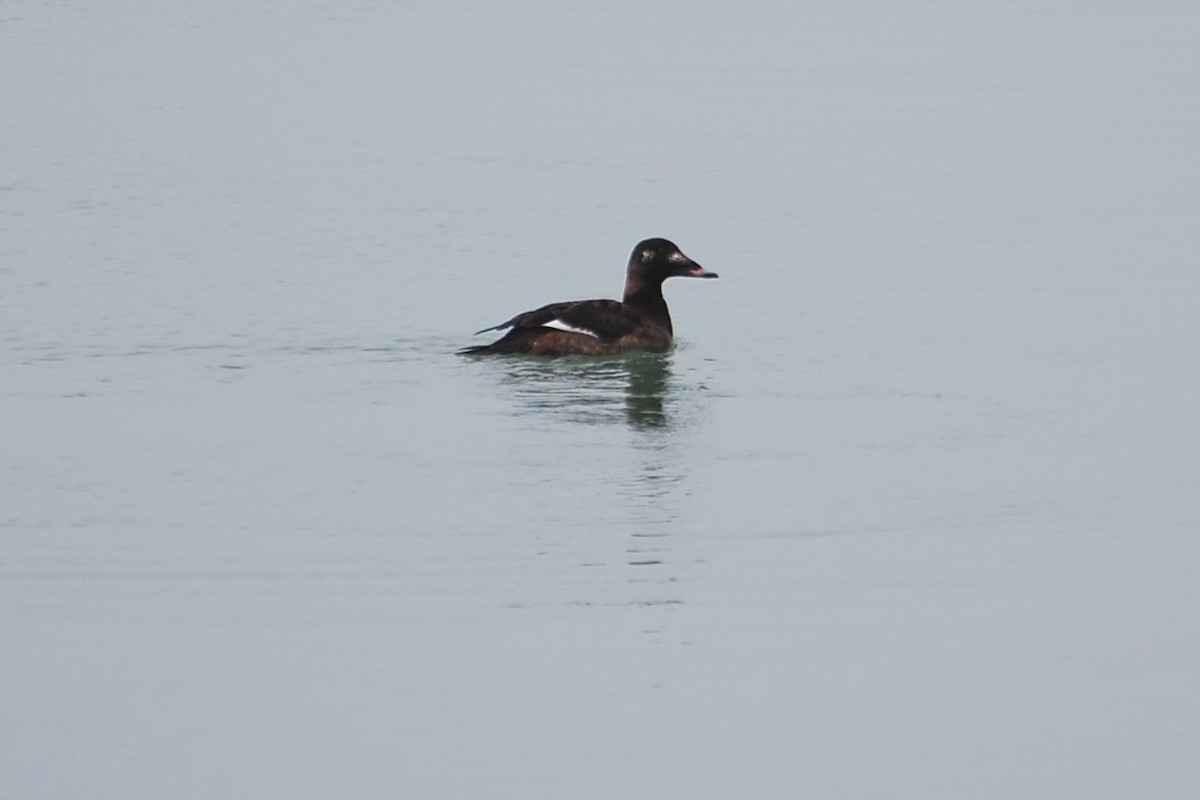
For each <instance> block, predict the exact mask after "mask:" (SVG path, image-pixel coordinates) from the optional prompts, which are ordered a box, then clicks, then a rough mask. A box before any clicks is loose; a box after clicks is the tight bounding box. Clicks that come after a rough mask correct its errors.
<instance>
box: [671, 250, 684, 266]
mask: <svg viewBox="0 0 1200 800" xmlns="http://www.w3.org/2000/svg"><path fill="white" fill-rule="evenodd" d="M667 260H668V261H674V262H675V263H676V264H678V263H679V262H681V261H687V259H686V258H685V257H684V255H683V253H681V252H679V251H678V250H676V251H675V252H674V253H671V255H669V256H667Z"/></svg>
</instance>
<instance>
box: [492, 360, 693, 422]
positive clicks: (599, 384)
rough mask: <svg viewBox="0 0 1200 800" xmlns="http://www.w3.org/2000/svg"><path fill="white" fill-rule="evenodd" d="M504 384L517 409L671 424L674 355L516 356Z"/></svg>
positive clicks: (508, 365)
mask: <svg viewBox="0 0 1200 800" xmlns="http://www.w3.org/2000/svg"><path fill="white" fill-rule="evenodd" d="M505 368H506V371H507V374H506V375H505V377H504V382H505V383H506V384H507V385H508V386H510V387H511V388H512V389H513V394H514V397H515V399H516V400H517V405H518V409H517V413H525V412H536V413H539V414H545V413H550V414H553V415H555V416H558V417H560V418H563V417H565V418H567V419H571V420H574V421H576V422H585V423H592V424H604V423H611V422H617V421H622V420H623V421H624V422H626V423H627V424H628V425H629V426H630V427H632V428H637V429H647V428H665V427H669V426H670V424H671V419H670V414H669V410H668V409H669V408H670V403H669V402H668V400H669V396H670V394H671V392H672V389H673V386H672V380H671V356H670V355H669V354H660V353H629V354H626V355H621V356H614V357H612V358H603V359H595V358H579V359H572V358H559V359H543V358H511V359H507V361H506V364H505Z"/></svg>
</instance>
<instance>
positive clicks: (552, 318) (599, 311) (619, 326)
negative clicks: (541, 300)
mask: <svg viewBox="0 0 1200 800" xmlns="http://www.w3.org/2000/svg"><path fill="white" fill-rule="evenodd" d="M641 321H642V318H641V315H640V314H638V312H637V311H636V310H635V309H632V308H630V307H629V306H626V305H624V304H622V303H618V302H617V301H616V300H576V301H574V302H570V303H551V304H550V305H548V306H542V307H541V308H537V309H534V310H533V311H526V312H525V313H524V314H518V315H517V316H515V317H513V318H512V319H510V320H509V321H508V322H502V323H500V324H499V325H493V326H492V327H490V328H484V329H483V330H481V331H477V332H476V335H478V334H480V333H487V332H488V331H500V330H504V329H505V328H556V329H558V330H562V331H569V332H571V333H581V334H583V335H585V336H594V337H596V338H597V339H620V338H621V337H622V336H625V335H626V334H628V333H630V332H632V331H633V329H634V328H636V327H637V326H638V325H639V324H640V323H641Z"/></svg>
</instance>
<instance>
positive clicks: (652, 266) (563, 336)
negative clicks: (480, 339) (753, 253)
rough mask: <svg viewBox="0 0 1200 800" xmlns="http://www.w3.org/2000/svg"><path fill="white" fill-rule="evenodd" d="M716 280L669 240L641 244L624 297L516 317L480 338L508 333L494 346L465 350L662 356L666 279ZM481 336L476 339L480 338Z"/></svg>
mask: <svg viewBox="0 0 1200 800" xmlns="http://www.w3.org/2000/svg"><path fill="white" fill-rule="evenodd" d="M674 277H681V278H715V277H717V273H715V272H709V271H708V270H706V269H705V268H704V267H702V266H700V265H699V264H697V263H696V262H695V261H692V260H691V259H690V258H688V257H687V256H685V255H684V254H683V252H682V251H681V250H680V249H679V248H678V247H676V246H675V245H674V244H672V243H671V242H669V241H667V240H666V239H646V240H645V241H643V242H638V244H637V246H636V247H634V248H633V254H632V255H630V256H629V268H628V270H626V272H625V294H624V296H623V297H622V298H621V302H619V303H618V302H617V301H616V300H576V301H574V302H568V303H551V304H550V305H548V306H542V307H541V308H538V309H535V310H533V311H526V312H525V313H524V314H518V315H517V316H515V317H513V318H512V319H510V320H509V321H508V322H502V323H500V324H499V325H494V326H492V327H490V328H484V329H483V330H481V331H479V332H478V333H487V332H488V331H500V330H504V329H505V328H510V329H511V330H509V332H508V333H506V334H505V335H504V336H503V337H501V338H500V339H498V340H496V341H494V342H492V343H491V344H485V345H478V346H476V347H467V348H464V349H463V350H460V351H459V352H460V353H462V354H464V355H488V354H492V353H529V354H531V355H542V356H565V355H576V354H578V355H608V354H612V353H625V352H629V351H631V350H646V351H649V352H652V353H661V352H664V351H665V350H667V349H668V348H670V346H671V341H672V338H673V336H674V331H673V330H672V328H671V315H670V313H668V311H667V301H666V300H664V299H663V295H662V284H663V281H665V280H666V279H667V278H674ZM478 333H477V334H476V335H478Z"/></svg>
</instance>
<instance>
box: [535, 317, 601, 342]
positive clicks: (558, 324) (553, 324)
mask: <svg viewBox="0 0 1200 800" xmlns="http://www.w3.org/2000/svg"><path fill="white" fill-rule="evenodd" d="M542 327H543V328H554V329H555V330H560V331H566V332H567V333H582V334H583V335H584V336H591V337H592V338H593V339H599V338H600V337H599V336H597V335H596V332H595V331H589V330H588V329H587V328H577V327H575V326H574V325H568V324H567V323H565V322H563V321H562V320H561V319H552V320H550V321H549V322H543V323H542Z"/></svg>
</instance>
